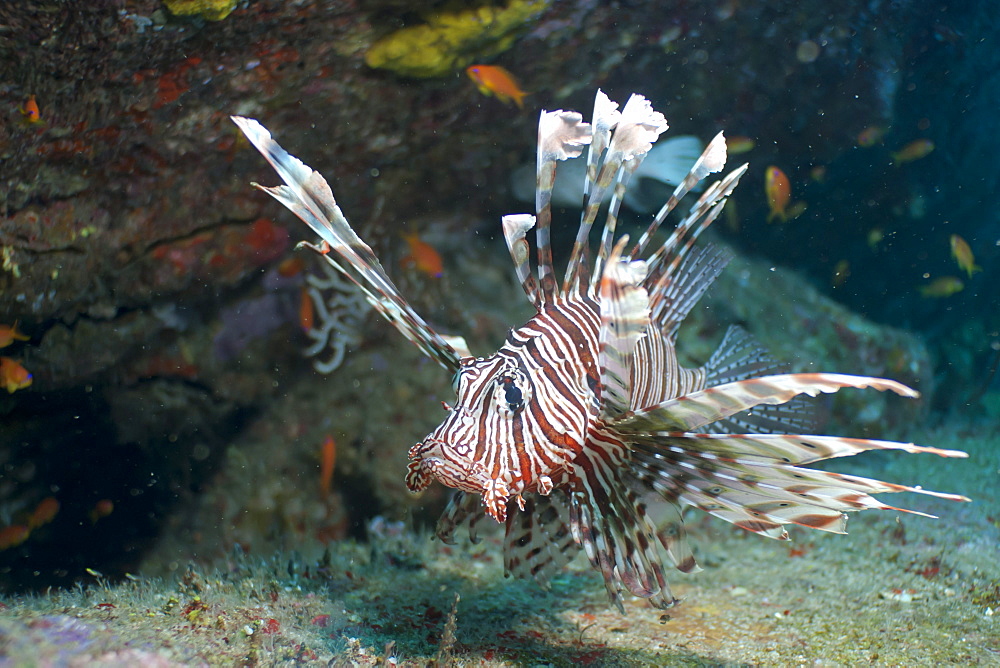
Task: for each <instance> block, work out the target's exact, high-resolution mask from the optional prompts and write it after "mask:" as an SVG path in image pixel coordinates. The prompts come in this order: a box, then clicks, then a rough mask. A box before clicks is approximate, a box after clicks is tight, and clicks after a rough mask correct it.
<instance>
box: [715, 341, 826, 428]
mask: <svg viewBox="0 0 1000 668" xmlns="http://www.w3.org/2000/svg"><path fill="white" fill-rule="evenodd" d="M704 368H705V386H706V387H714V386H716V385H724V384H726V383H731V382H733V381H738V380H746V379H748V378H757V377H760V376H766V375H772V374H779V373H786V372H787V371H788V365H787V364H782V363H781V362H779V361H778V360H776V359H774V358H773V357H771V355H770V354H769V353H768V352H767V351H766V350H764V348H763V347H762V346H761V345H760V344H759V343H758V342H757V341H756V339H754V338H753V337H752V336H751V335H750V334H749V333H748V332H747V331H746V330H745V329H743V328H742V327H739V326H737V325H733V326H731V327H730V328H729V329H727V330H726V334H725V336H724V337H723V338H722V342H721V343H720V344H719V347H718V348H717V349H716V350H715V352H714V353H713V354H712V356H711V357H710V358H709V360H708V362H707V363H706V364H705V367H704ZM819 426H820V425H819V411H818V410H817V406H816V404H815V402H813V401H812V399H804V398H801V397H799V398H795V399H791V400H789V401H788V402H787V403H784V404H775V405H772V404H762V405H759V406H756V407H755V408H754V409H753V410H751V411H744V412H741V413H736V414H734V415H731V416H729V417H727V418H723V419H721V420H719V421H717V422H713V423H711V424H709V425H706V426H705V431H708V432H711V433H715V434H741V433H745V432H749V433H754V434H771V433H782V434H797V433H799V434H811V433H813V432H815V431H816V430H817V429H818V428H819Z"/></svg>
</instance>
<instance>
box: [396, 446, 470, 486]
mask: <svg viewBox="0 0 1000 668" xmlns="http://www.w3.org/2000/svg"><path fill="white" fill-rule="evenodd" d="M461 449H462V448H460V447H458V446H452V445H449V444H447V443H445V442H444V441H439V440H436V439H427V440H425V441H423V442H422V443H417V444H416V445H414V446H413V447H412V448H410V451H409V453H408V454H409V457H410V463H409V464H408V465H407V467H406V469H407V472H406V487H407V489H409V490H410V491H411V492H420V491H423V490H424V489H426V488H427V486H428V485H430V484H431V483H432V482H433V481H434V480H437V481H438V482H440V483H441V484H442V485H445V486H446V487H451V488H453V489H460V490H463V491H466V492H472V493H476V494H478V493H481V492H482V491H483V489H484V487H485V484H486V478H485V473H484V472H483V471H477V470H471V469H469V468H467V467H464V466H461V465H459V464H458V463H457V462H456V461H455V460H456V459H459V458H458V457H448V456H446V452H448V451H458V450H461ZM456 454H457V453H456ZM476 468H478V467H476Z"/></svg>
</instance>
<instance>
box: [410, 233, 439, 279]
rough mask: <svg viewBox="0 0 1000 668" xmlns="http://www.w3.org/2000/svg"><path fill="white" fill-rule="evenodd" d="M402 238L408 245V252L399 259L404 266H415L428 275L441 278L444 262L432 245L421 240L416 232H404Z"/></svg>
mask: <svg viewBox="0 0 1000 668" xmlns="http://www.w3.org/2000/svg"><path fill="white" fill-rule="evenodd" d="M403 238H404V239H405V240H406V243H407V244H409V246H410V254H409V255H407V256H405V257H403V259H402V260H400V262H401V264H402V265H403V266H404V267H416V268H417V269H419V270H420V271H422V272H424V273H425V274H427V275H428V276H431V277H433V278H441V274H443V273H444V263H443V262H442V261H441V256H440V255H439V254H438V252H437V251H436V250H434V247H433V246H431V245H430V244H429V243H427V242H426V241H422V240H421V239H420V237H419V235H417V233H416V232H413V233H411V234H404V235H403Z"/></svg>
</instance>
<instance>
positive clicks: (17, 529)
mask: <svg viewBox="0 0 1000 668" xmlns="http://www.w3.org/2000/svg"><path fill="white" fill-rule="evenodd" d="M29 535H31V529H29V528H28V527H26V526H24V525H23V524H11V525H10V526H9V527H4V528H3V529H0V551H3V550H9V549H10V548H12V547H17V546H18V545H20V544H21V543H23V542H24V541H26V540H28V536H29Z"/></svg>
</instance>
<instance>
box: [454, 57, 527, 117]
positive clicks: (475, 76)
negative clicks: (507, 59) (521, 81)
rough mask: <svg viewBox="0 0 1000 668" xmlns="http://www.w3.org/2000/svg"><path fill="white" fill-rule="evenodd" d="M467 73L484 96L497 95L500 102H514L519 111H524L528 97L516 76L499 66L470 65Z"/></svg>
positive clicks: (466, 70)
mask: <svg viewBox="0 0 1000 668" xmlns="http://www.w3.org/2000/svg"><path fill="white" fill-rule="evenodd" d="M465 73H466V74H468V75H469V78H470V79H472V80H473V81H474V82H475V83H476V87H477V88H478V89H479V92H480V93H482V94H483V95H495V96H496V98H497V99H498V100H500V101H501V102H503V103H505V104H506V103H508V102H510V101H511V100H513V102H514V104H516V105H517V106H518V108H519V109H524V96H525V95H527V93H525V92H524V91H523V90H521V87H520V86H519V85H518V83H517V80H516V79H514V75H513V74H511V73H510V72H508V71H507V70H506V69H504V68H503V67H500V66H499V65H469V66H468V67H467V68H465Z"/></svg>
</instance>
